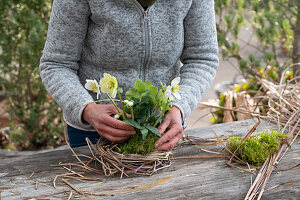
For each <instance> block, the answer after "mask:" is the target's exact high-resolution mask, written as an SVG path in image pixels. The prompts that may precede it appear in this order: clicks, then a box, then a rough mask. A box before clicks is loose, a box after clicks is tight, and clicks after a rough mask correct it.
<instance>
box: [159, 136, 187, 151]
mask: <svg viewBox="0 0 300 200" xmlns="http://www.w3.org/2000/svg"><path fill="white" fill-rule="evenodd" d="M182 137H183V133H179V134H177V135H176V136H175V137H173V138H172V139H171V140H170V141H169V142H167V143H164V144H162V145H161V146H159V147H157V150H159V151H170V150H172V149H173V148H174V147H175V145H176V144H177V142H178V141H179V140H180V139H181V138H182Z"/></svg>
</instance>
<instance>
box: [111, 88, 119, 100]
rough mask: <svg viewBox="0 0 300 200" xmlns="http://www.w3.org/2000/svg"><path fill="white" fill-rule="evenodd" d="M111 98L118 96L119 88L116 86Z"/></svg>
mask: <svg viewBox="0 0 300 200" xmlns="http://www.w3.org/2000/svg"><path fill="white" fill-rule="evenodd" d="M110 96H111V98H115V97H116V96H117V88H115V89H114V90H113V91H112V92H111V94H110Z"/></svg>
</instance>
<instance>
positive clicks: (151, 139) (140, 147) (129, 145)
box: [116, 131, 159, 155]
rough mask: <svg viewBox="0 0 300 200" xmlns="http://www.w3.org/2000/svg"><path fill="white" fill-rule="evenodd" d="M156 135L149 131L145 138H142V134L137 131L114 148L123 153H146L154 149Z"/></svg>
mask: <svg viewBox="0 0 300 200" xmlns="http://www.w3.org/2000/svg"><path fill="white" fill-rule="evenodd" d="M158 138H159V137H158V136H157V135H155V134H154V133H152V132H149V134H148V135H147V137H146V139H145V140H143V138H142V134H141V133H139V132H138V131H137V133H136V134H134V135H132V136H131V137H130V138H129V139H128V140H127V141H126V142H125V143H122V144H120V145H119V146H118V148H117V149H116V151H117V152H119V153H124V154H142V155H146V154H149V153H151V152H153V151H155V147H154V144H155V142H156V141H157V140H158Z"/></svg>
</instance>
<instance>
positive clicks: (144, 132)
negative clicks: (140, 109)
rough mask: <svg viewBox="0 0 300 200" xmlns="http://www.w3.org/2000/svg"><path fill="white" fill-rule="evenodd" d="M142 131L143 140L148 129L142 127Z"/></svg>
mask: <svg viewBox="0 0 300 200" xmlns="http://www.w3.org/2000/svg"><path fill="white" fill-rule="evenodd" d="M141 133H142V136H143V140H145V139H146V137H147V135H148V129H146V128H143V129H141Z"/></svg>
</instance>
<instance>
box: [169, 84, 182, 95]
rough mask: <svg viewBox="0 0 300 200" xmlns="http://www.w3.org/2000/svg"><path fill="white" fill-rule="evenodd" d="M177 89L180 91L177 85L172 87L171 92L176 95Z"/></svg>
mask: <svg viewBox="0 0 300 200" xmlns="http://www.w3.org/2000/svg"><path fill="white" fill-rule="evenodd" d="M179 89H180V86H179V85H174V86H173V87H172V89H171V91H172V92H173V93H177V92H179Z"/></svg>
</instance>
